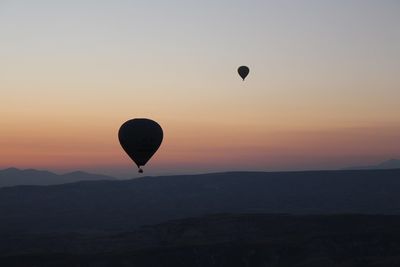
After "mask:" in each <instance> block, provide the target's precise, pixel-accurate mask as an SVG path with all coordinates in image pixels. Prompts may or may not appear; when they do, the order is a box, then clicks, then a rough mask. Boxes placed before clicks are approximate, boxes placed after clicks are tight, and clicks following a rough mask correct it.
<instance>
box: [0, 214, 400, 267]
mask: <svg viewBox="0 0 400 267" xmlns="http://www.w3.org/2000/svg"><path fill="white" fill-rule="evenodd" d="M399 225H400V216H383V215H312V216H310V215H308V216H304V215H303V216H291V215H278V214H276V215H272V214H236V215H234V214H220V215H212V216H206V217H200V218H189V219H183V220H176V221H170V222H167V223H163V224H159V225H153V226H146V227H143V228H141V229H138V230H136V231H132V232H121V233H97V234H94V233H91V234H82V233H81V234H78V233H63V234H57V233H53V234H42V235H32V234H31V235H29V234H27V235H23V234H20V235H14V236H11V235H3V236H0V237H1V238H0V264H1V266H18V267H19V266H58V267H60V266H68V267H74V266H157V267H160V266H185V267H186V266H219V267H223V266H229V267H232V266H280V267H282V266H362V267H368V266H399V265H400V228H399V227H398V226H399Z"/></svg>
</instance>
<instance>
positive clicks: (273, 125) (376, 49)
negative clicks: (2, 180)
mask: <svg viewBox="0 0 400 267" xmlns="http://www.w3.org/2000/svg"><path fill="white" fill-rule="evenodd" d="M399 14H400V1H398V0H387V1H385V0H380V1H375V0H374V1H370V0H358V1H352V0H330V1H326V0H310V1H301V0H299V1H294V0H293V1H282V0H279V1H278V0H276V1H266V0H260V1H256V0H254V1H249V0H243V1H235V0H221V1H211V0H210V1H208V0H204V1H191V0H185V1H183V0H181V1H178V0H169V1H161V0H159V1H151V0H143V1H122V0H121V1H94V0H93V1H88V0H87V1H84V0H79V1H78V0H74V1H72V0H68V1H52V0H48V1H44V0H35V1H28V0H26V1H19V0H10V1H7V0H5V1H4V0H0V93H1V94H0V95H1V99H0V101H1V103H0V119H1V120H0V123H1V125H0V168H7V167H11V166H14V167H19V168H38V169H48V170H53V171H58V172H66V171H72V170H78V169H79V170H86V171H92V172H97V173H106V174H112V175H116V176H121V177H128V176H130V177H132V176H136V168H135V166H133V164H132V162H131V160H130V159H129V158H128V157H127V156H126V155H125V153H124V152H123V151H122V149H121V147H120V145H119V143H118V139H117V132H118V129H119V126H120V125H121V124H122V123H123V122H124V121H126V120H128V119H131V118H137V117H147V118H152V119H154V120H156V121H157V122H158V123H159V124H160V125H161V126H162V127H163V129H164V141H163V144H162V145H161V147H160V149H159V151H158V153H157V154H156V155H155V156H154V157H153V158H152V160H151V161H150V162H149V163H148V164H147V165H146V167H145V174H148V175H161V174H177V173H200V172H214V171H225V170H300V169H301V170H303V169H335V168H342V167H346V166H352V165H363V164H371V163H376V162H379V161H382V160H385V159H389V158H395V157H400V141H399V137H400V104H399V99H400V71H399V70H400V16H399ZM239 65H248V66H249V67H250V69H251V72H250V74H249V76H248V79H247V80H246V81H245V82H242V81H241V79H240V77H239V76H238V75H237V73H236V69H237V67H238V66H239Z"/></svg>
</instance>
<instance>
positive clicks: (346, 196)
mask: <svg viewBox="0 0 400 267" xmlns="http://www.w3.org/2000/svg"><path fill="white" fill-rule="evenodd" d="M212 213H291V214H327V213H363V214H400V170H365V171H311V172H276V173H268V172H231V173H216V174H203V175H182V176H166V177H144V178H140V179H133V180H125V181H90V182H89V181H86V182H78V183H71V184H63V185H54V186H16V187H9V188H2V189H0V214H1V220H0V231H1V232H10V231H13V232H51V231H82V232H85V231H103V230H116V231H126V230H131V229H135V228H137V227H138V226H141V225H146V224H155V223H160V222H163V221H167V220H171V219H179V218H186V217H193V216H203V215H205V214H212Z"/></svg>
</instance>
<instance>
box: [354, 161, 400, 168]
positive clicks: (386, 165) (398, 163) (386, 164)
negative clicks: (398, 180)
mask: <svg viewBox="0 0 400 267" xmlns="http://www.w3.org/2000/svg"><path fill="white" fill-rule="evenodd" d="M388 169H400V160H399V159H389V160H386V161H384V162H381V163H379V164H377V165H372V166H358V167H350V168H346V170H388Z"/></svg>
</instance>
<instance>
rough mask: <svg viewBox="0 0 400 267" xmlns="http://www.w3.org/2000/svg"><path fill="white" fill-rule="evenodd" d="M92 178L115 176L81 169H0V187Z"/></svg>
mask: <svg viewBox="0 0 400 267" xmlns="http://www.w3.org/2000/svg"><path fill="white" fill-rule="evenodd" d="M93 180H115V178H114V177H110V176H106V175H100V174H91V173H86V172H81V171H76V172H70V173H66V174H61V175H59V174H55V173H52V172H48V171H39V170H33V169H27V170H20V169H16V168H8V169H4V170H0V187H4V186H15V185H55V184H65V183H72V182H77V181H93Z"/></svg>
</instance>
